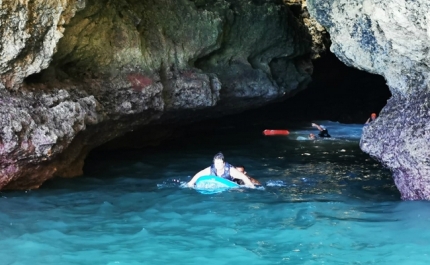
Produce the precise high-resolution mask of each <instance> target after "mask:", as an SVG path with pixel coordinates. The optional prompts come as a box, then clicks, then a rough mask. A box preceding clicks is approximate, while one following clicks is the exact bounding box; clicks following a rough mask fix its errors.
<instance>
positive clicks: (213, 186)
mask: <svg viewBox="0 0 430 265" xmlns="http://www.w3.org/2000/svg"><path fill="white" fill-rule="evenodd" d="M237 187H239V185H238V184H237V183H236V182H233V181H230V180H227V179H224V178H221V177H217V176H211V175H208V176H202V177H200V178H199V179H197V181H196V184H195V189H196V190H197V191H199V192H200V193H203V194H214V193H219V192H223V191H225V190H228V189H231V188H237Z"/></svg>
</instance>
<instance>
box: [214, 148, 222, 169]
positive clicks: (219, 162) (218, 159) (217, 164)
mask: <svg viewBox="0 0 430 265" xmlns="http://www.w3.org/2000/svg"><path fill="white" fill-rule="evenodd" d="M214 166H215V168H216V169H222V168H224V155H223V154H222V153H221V152H219V153H217V154H216V155H215V156H214Z"/></svg>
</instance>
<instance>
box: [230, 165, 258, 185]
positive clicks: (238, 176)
mask: <svg viewBox="0 0 430 265" xmlns="http://www.w3.org/2000/svg"><path fill="white" fill-rule="evenodd" d="M230 175H231V176H232V177H233V178H235V179H241V180H242V181H243V183H245V186H247V187H250V188H255V186H254V184H252V182H251V181H250V180H249V178H248V177H247V176H246V175H245V174H243V173H242V172H240V171H239V170H237V169H235V168H234V167H232V168H230Z"/></svg>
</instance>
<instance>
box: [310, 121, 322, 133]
mask: <svg viewBox="0 0 430 265" xmlns="http://www.w3.org/2000/svg"><path fill="white" fill-rule="evenodd" d="M312 127H316V128H317V129H318V130H320V131H323V129H322V128H321V126H319V125H318V124H316V123H312Z"/></svg>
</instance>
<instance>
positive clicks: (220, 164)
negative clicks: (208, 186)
mask: <svg viewBox="0 0 430 265" xmlns="http://www.w3.org/2000/svg"><path fill="white" fill-rule="evenodd" d="M207 175H212V176H218V177H221V178H225V179H227V180H230V181H233V180H234V179H239V180H242V181H243V183H244V185H245V186H247V187H250V188H255V186H254V184H252V182H251V180H250V179H249V178H248V177H247V176H246V175H245V174H243V173H242V172H240V171H239V170H237V169H236V168H235V167H234V166H232V165H230V164H229V163H227V162H225V161H224V155H223V154H222V153H221V152H219V153H217V154H216V155H215V156H214V158H213V164H212V165H211V166H210V167H207V168H205V169H203V170H201V171H199V172H198V173H197V174H195V175H194V177H193V178H192V179H191V180H190V182H188V183H187V186H188V187H194V184H195V183H196V181H197V180H198V179H199V178H200V177H202V176H207Z"/></svg>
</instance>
